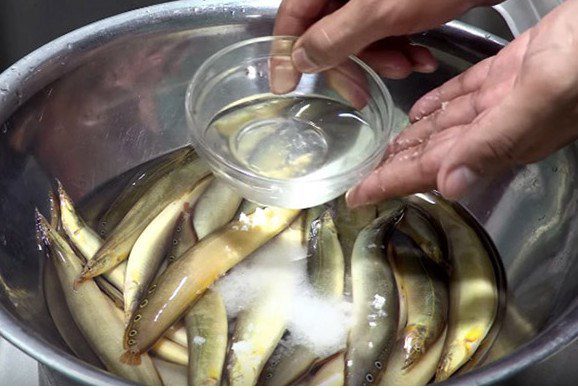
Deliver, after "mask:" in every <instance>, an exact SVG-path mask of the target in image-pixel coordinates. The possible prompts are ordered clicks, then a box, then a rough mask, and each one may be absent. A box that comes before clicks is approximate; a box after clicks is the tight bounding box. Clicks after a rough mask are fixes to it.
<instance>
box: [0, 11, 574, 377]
mask: <svg viewBox="0 0 578 388" xmlns="http://www.w3.org/2000/svg"><path fill="white" fill-rule="evenodd" d="M227 5H231V3H229V2H222V1H218V0H210V1H199V0H186V1H173V2H170V3H165V4H159V5H155V6H150V7H146V8H141V9H138V10H134V11H130V12H126V13H122V14H119V15H116V16H113V17H110V18H106V19H103V20H100V21H97V22H95V23H92V24H89V25H87V26H85V27H82V28H79V29H77V30H74V31H72V32H70V33H68V34H66V35H63V36H62V37H60V38H58V39H55V40H53V41H51V42H50V43H48V44H46V45H44V46H42V47H40V48H38V49H36V50H35V51H33V52H32V53H30V54H29V55H27V56H25V57H24V58H22V59H21V60H19V61H18V62H16V63H15V64H14V65H13V66H11V67H10V68H9V69H8V70H6V71H4V72H3V73H1V74H0V84H1V85H10V86H11V88H10V89H11V90H18V87H22V86H26V83H28V81H29V80H30V78H27V77H25V76H22V74H21V73H18V72H17V70H18V69H36V68H38V67H39V66H40V65H42V64H45V63H47V62H49V61H50V60H53V59H55V58H58V57H59V55H65V54H66V53H67V52H70V47H74V46H75V45H78V44H79V43H83V42H84V43H89V46H90V43H91V42H92V43H93V44H94V46H95V47H98V46H102V45H104V44H106V43H109V42H112V41H114V40H116V39H118V38H119V37H121V36H123V34H128V33H130V32H131V31H128V30H127V23H130V27H132V28H134V27H139V28H142V27H144V26H146V25H147V22H150V20H151V19H154V21H155V23H158V22H159V21H167V20H171V19H174V20H186V19H187V18H189V19H190V16H193V15H195V14H196V13H197V12H196V11H195V10H194V9H193V7H195V8H197V7H199V8H202V9H205V10H208V11H209V12H213V11H214V12H217V10H218V9H219V8H223V7H224V6H227ZM243 6H244V7H246V8H247V9H250V8H255V9H260V11H261V13H263V16H268V17H273V16H274V14H275V10H276V7H273V6H263V4H260V2H259V1H258V0H249V1H244V2H243ZM174 11H178V13H175V12H174ZM264 11H271V12H270V13H269V14H266V13H265V12H264ZM236 17H237V18H239V20H240V21H241V20H243V15H242V14H240V15H237V16H236ZM228 20H230V21H233V20H235V17H232V18H231V19H228ZM441 31H443V33H445V34H452V33H455V34H459V35H461V36H467V37H469V38H471V39H472V40H474V41H475V40H480V39H481V40H484V41H490V42H492V43H493V44H494V45H495V46H496V52H497V51H498V50H499V48H501V47H503V46H504V45H505V43H506V41H505V40H503V39H501V38H499V37H497V36H495V35H493V34H490V33H488V32H486V31H483V30H481V29H479V28H476V27H473V26H470V25H467V24H465V23H462V22H458V21H452V22H450V23H447V24H446V25H445V26H443V27H442V28H441ZM95 39H97V41H95ZM91 48H94V47H88V48H87V47H84V48H83V50H86V49H91ZM69 70H70V69H67V68H62V69H61V71H60V72H59V73H56V74H53V76H55V78H53V80H55V79H58V77H60V76H61V75H62V74H64V73H66V72H67V71H69ZM31 78H34V77H31ZM47 83H48V82H47ZM47 83H45V84H43V85H42V86H41V87H40V88H42V87H45V86H46V84H47ZM40 88H38V90H35V89H34V88H28V89H27V90H26V95H25V96H24V97H25V99H24V100H23V101H25V100H26V98H28V97H31V96H32V95H34V94H35V93H37V92H38V91H39V89H40ZM23 101H18V103H17V104H16V105H13V106H12V107H6V106H5V105H6V104H0V122H4V121H5V120H6V119H8V118H9V117H10V115H11V114H12V113H14V111H15V110H16V109H17V108H18V107H19V105H21V104H20V102H23ZM0 335H2V337H4V338H5V339H6V340H8V341H9V342H11V343H12V344H13V345H15V346H16V347H18V348H19V349H20V350H22V351H24V352H25V353H27V354H28V355H30V356H31V357H33V358H35V359H36V360H38V361H39V362H40V363H42V364H44V365H46V366H48V367H49V368H52V369H55V370H57V371H59V372H60V373H63V374H64V375H66V376H68V377H70V378H72V379H74V380H76V381H78V382H82V383H85V384H91V385H97V384H98V385H127V384H129V385H130V384H131V383H130V382H128V381H127V380H123V379H121V378H118V377H115V376H113V375H111V374H109V373H108V372H104V371H102V370H100V369H98V368H96V367H94V366H92V365H89V364H87V363H85V362H83V361H80V360H78V359H76V358H75V357H73V356H72V355H70V354H68V353H66V352H64V351H63V350H61V349H59V348H57V347H56V346H53V345H51V344H49V343H48V342H46V341H45V340H43V339H42V338H41V337H40V336H39V335H38V334H37V333H36V332H34V331H33V330H31V329H28V328H26V327H25V326H24V325H22V324H20V322H19V321H18V319H17V318H16V317H15V316H14V315H13V314H12V313H11V312H10V311H8V310H7V309H6V308H5V307H4V306H1V305H0ZM576 338H578V303H574V306H570V307H568V309H567V310H566V312H565V313H564V314H562V316H561V317H560V318H559V319H558V320H557V321H556V322H554V323H552V324H551V325H549V326H548V327H546V328H545V329H543V330H542V332H541V333H540V334H538V335H537V336H536V337H534V338H533V339H532V340H530V341H529V342H528V343H526V344H524V345H523V346H521V347H520V348H519V349H517V350H515V351H514V352H513V353H511V354H509V355H507V356H505V357H503V358H501V359H499V360H497V361H495V362H493V363H491V364H489V365H486V366H484V367H481V368H478V369H475V370H473V371H471V372H468V373H467V374H464V375H463V376H456V377H453V378H450V379H449V380H447V381H446V382H444V383H445V384H460V385H469V384H492V383H496V382H498V381H499V380H501V379H504V378H506V377H509V376H511V375H513V374H515V373H517V372H519V371H521V370H522V369H524V368H525V367H527V366H529V365H530V364H533V363H535V362H538V361H541V360H543V359H544V358H546V357H547V356H549V355H551V354H553V353H554V352H555V351H557V350H560V349H561V348H562V347H563V346H565V345H568V344H570V343H571V342H572V340H574V339H576Z"/></svg>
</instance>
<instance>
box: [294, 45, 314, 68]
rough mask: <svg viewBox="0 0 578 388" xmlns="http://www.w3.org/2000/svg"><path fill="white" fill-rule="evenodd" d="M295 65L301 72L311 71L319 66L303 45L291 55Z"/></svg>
mask: <svg viewBox="0 0 578 388" xmlns="http://www.w3.org/2000/svg"><path fill="white" fill-rule="evenodd" d="M291 58H292V59H293V63H294V64H295V67H296V68H297V69H298V70H299V71H301V72H303V73H311V72H314V71H315V70H317V69H318V68H319V66H317V64H316V63H315V62H313V61H312V60H311V58H310V57H309V55H307V52H306V51H305V49H304V48H303V47H299V48H298V49H296V50H295V51H293V54H292V55H291Z"/></svg>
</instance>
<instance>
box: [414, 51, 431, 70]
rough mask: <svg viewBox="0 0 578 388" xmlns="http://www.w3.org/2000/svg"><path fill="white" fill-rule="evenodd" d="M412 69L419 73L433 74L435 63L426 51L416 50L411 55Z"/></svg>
mask: <svg viewBox="0 0 578 388" xmlns="http://www.w3.org/2000/svg"><path fill="white" fill-rule="evenodd" d="M412 59H413V62H414V66H413V69H414V70H415V71H418V72H420V73H433V72H434V71H435V70H436V69H437V63H436V62H435V59H434V58H433V57H432V56H431V54H430V53H429V52H428V51H422V50H416V51H414V52H413V53H412Z"/></svg>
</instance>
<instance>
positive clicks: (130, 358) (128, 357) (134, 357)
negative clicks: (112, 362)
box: [120, 350, 140, 365]
mask: <svg viewBox="0 0 578 388" xmlns="http://www.w3.org/2000/svg"><path fill="white" fill-rule="evenodd" d="M120 362H122V363H124V364H127V365H140V354H139V353H137V352H136V351H135V350H127V351H126V352H124V353H123V354H122V356H120Z"/></svg>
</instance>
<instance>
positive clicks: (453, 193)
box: [440, 166, 479, 199]
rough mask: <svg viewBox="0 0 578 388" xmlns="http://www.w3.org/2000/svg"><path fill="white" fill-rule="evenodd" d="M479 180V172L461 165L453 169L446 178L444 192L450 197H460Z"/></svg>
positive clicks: (442, 189)
mask: <svg viewBox="0 0 578 388" xmlns="http://www.w3.org/2000/svg"><path fill="white" fill-rule="evenodd" d="M478 180H479V176H478V174H476V173H475V172H474V171H472V170H471V169H470V168H469V167H466V166H459V167H456V168H454V169H453V170H451V171H450V172H449V173H448V174H447V176H446V179H445V182H444V185H443V187H440V190H441V191H442V194H443V195H444V196H445V197H446V198H448V199H459V198H460V197H462V196H463V195H464V194H466V193H467V192H468V190H469V189H471V187H472V186H474V185H475V184H476V182H477V181H478Z"/></svg>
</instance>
